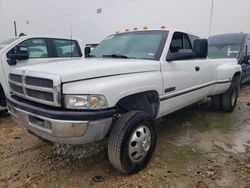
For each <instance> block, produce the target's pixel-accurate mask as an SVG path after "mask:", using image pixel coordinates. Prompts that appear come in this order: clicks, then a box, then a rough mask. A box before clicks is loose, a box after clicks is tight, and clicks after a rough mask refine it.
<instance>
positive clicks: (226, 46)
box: [208, 33, 250, 84]
mask: <svg viewBox="0 0 250 188" xmlns="http://www.w3.org/2000/svg"><path fill="white" fill-rule="evenodd" d="M208 44H209V47H208V58H211V59H222V58H236V59H237V61H238V63H239V64H240V65H241V66H242V77H241V83H242V84H243V83H246V82H249V81H250V34H247V33H231V34H220V35H214V36H211V37H209V39H208Z"/></svg>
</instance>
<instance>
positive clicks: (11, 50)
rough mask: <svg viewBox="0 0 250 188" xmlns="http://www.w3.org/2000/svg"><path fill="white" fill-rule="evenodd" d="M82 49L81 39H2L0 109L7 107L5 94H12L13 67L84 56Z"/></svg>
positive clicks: (0, 44) (40, 37) (39, 37)
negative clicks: (10, 79) (10, 80)
mask: <svg viewBox="0 0 250 188" xmlns="http://www.w3.org/2000/svg"><path fill="white" fill-rule="evenodd" d="M82 49H83V44H82V42H81V41H80V40H77V39H67V38H58V37H48V36H26V35H24V36H20V37H16V38H8V39H5V40H3V41H0V109H4V108H5V107H6V102H5V95H8V94H10V93H9V88H8V75H9V72H10V70H11V69H13V68H14V67H23V66H27V65H35V64H43V63H49V62H54V61H57V62H58V63H59V62H61V61H62V59H70V58H82V56H83V55H82V51H83V50H82ZM27 51H28V54H27V53H26V52H27Z"/></svg>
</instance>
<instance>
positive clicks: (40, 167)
mask: <svg viewBox="0 0 250 188" xmlns="http://www.w3.org/2000/svg"><path fill="white" fill-rule="evenodd" d="M157 127H158V133H159V137H158V143H157V148H156V151H155V154H154V156H153V158H152V160H151V162H150V163H149V165H148V166H147V168H146V169H145V170H143V171H141V172H139V173H138V174H135V175H131V176H126V175H123V174H121V173H119V172H117V171H116V170H115V169H114V168H113V167H112V166H111V165H110V163H109V161H108V157H107V152H106V146H107V141H106V140H104V141H102V142H100V143H95V144H91V145H88V146H70V145H49V144H46V143H43V142H42V141H40V140H38V139H37V138H35V137H33V136H32V135H30V134H29V133H28V132H27V131H26V130H25V129H24V128H22V127H21V126H19V125H17V124H16V123H14V122H13V121H12V120H11V119H10V117H9V116H8V114H1V115H0V140H1V141H0V187H11V188H12V187H74V188H78V187H104V188H105V187H107V188H108V187H137V188H142V187H159V188H162V187H180V188H182V187H188V188H189V187H200V188H202V187H211V188H213V187H233V188H234V187H237V188H241V187H242V188H247V187H248V188H250V86H243V87H242V89H241V95H240V98H239V101H238V105H237V108H236V110H235V111H234V112H233V113H231V114H227V113H222V112H214V111H213V110H212V109H211V107H210V103H209V100H205V101H203V102H201V103H199V104H197V105H194V106H192V107H189V108H186V109H184V110H181V111H178V112H176V113H173V114H171V115H169V116H167V117H165V118H162V119H161V120H159V121H158V122H157Z"/></svg>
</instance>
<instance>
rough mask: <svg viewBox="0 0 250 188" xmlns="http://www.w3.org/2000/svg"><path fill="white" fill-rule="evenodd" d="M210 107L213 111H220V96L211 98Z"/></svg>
mask: <svg viewBox="0 0 250 188" xmlns="http://www.w3.org/2000/svg"><path fill="white" fill-rule="evenodd" d="M211 102H212V107H213V109H214V110H221V105H222V104H221V103H222V96H221V95H215V96H212V97H211Z"/></svg>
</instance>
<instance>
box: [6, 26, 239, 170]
mask: <svg viewBox="0 0 250 188" xmlns="http://www.w3.org/2000/svg"><path fill="white" fill-rule="evenodd" d="M190 36H192V35H189V34H187V33H185V32H182V31H178V30H165V29H162V30H142V31H133V32H125V33H120V34H115V35H111V36H109V37H108V38H106V39H105V40H103V41H102V42H101V43H100V44H99V45H98V46H97V47H96V48H95V49H94V50H93V51H92V52H91V53H90V54H86V57H87V58H85V59H82V60H77V61H72V60H69V61H67V62H61V63H60V68H58V63H50V64H40V65H35V66H26V67H23V68H16V69H13V70H11V72H10V75H9V84H10V88H11V94H12V95H11V96H7V103H8V108H9V113H10V114H11V116H12V117H13V119H14V120H16V121H17V122H18V123H20V124H22V125H24V126H25V127H26V128H27V129H28V130H29V131H30V132H31V133H33V134H34V135H36V136H37V137H40V138H43V139H45V140H49V141H51V142H57V143H64V144H65V143H67V144H87V143H93V142H96V141H99V140H102V139H103V138H105V137H109V144H108V155H109V160H110V162H111V163H112V165H113V166H114V167H115V168H116V169H117V170H119V171H121V172H123V173H135V172H138V171H140V170H142V169H143V168H144V167H145V166H146V164H147V163H148V161H149V160H150V158H151V156H152V154H153V152H154V149H155V146H156V140H157V135H156V127H155V124H154V122H155V119H157V118H160V117H162V116H165V115H167V114H169V113H171V112H174V111H176V110H178V109H181V108H183V107H185V106H188V105H190V104H193V103H196V102H198V101H200V100H202V99H203V98H206V97H208V96H212V101H213V106H214V107H215V108H216V109H220V110H223V111H227V112H231V111H233V110H234V108H235V105H236V102H237V97H238V92H239V85H240V77H241V66H240V65H238V63H237V61H236V59H226V60H223V59H215V60H211V59H210V60H209V59H207V58H206V57H207V48H208V44H207V40H206V39H196V40H194V42H193V43H192V42H191V41H192V40H191V38H190ZM86 51H88V52H90V50H86Z"/></svg>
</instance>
